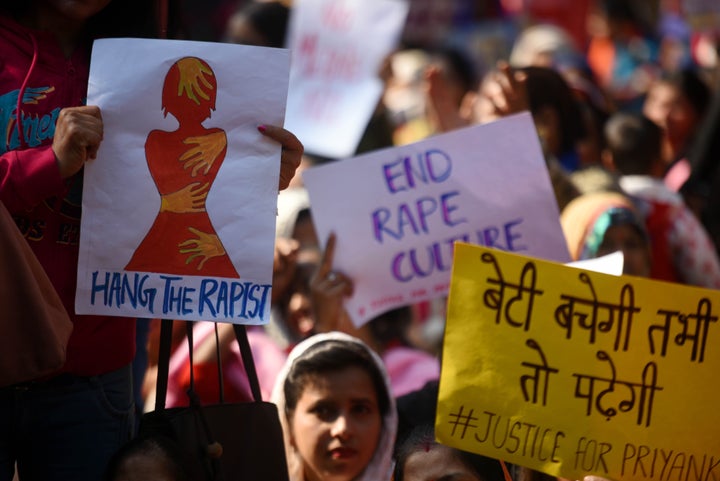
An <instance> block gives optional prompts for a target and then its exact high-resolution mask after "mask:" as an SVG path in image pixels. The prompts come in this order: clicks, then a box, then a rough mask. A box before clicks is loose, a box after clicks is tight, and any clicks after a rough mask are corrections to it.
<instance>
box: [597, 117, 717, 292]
mask: <svg viewBox="0 0 720 481" xmlns="http://www.w3.org/2000/svg"><path fill="white" fill-rule="evenodd" d="M605 137H606V143H607V150H606V151H605V152H604V154H603V158H604V160H603V162H604V163H605V165H606V167H607V168H608V169H609V170H611V171H615V172H617V173H618V174H619V175H620V179H619V182H620V186H621V187H622V189H623V190H624V191H625V192H626V193H627V194H628V195H629V196H630V197H631V198H632V199H633V201H634V202H635V204H636V205H637V206H638V211H639V212H640V215H641V216H642V218H643V221H644V223H645V227H646V229H647V232H648V234H649V236H650V244H651V246H652V274H651V277H653V278H654V279H660V280H666V281H671V282H680V283H683V284H690V285H695V286H701V287H709V288H713V289H717V288H719V287H720V261H718V257H717V254H716V252H715V247H714V246H713V244H712V241H711V240H710V237H709V236H708V234H707V232H706V231H705V229H704V228H703V226H702V224H700V222H699V220H698V219H697V217H695V215H694V214H693V213H692V212H691V211H690V210H689V209H688V208H687V206H686V205H685V203H684V202H683V199H682V197H681V196H680V194H678V193H676V192H673V191H671V190H670V189H668V188H667V186H666V185H665V184H664V182H663V175H664V173H665V163H664V162H663V159H662V155H661V145H662V144H661V142H662V130H661V129H660V127H659V126H658V125H656V124H655V123H654V122H653V121H651V120H650V119H648V118H647V117H645V116H644V115H642V114H633V113H625V112H619V113H616V114H614V115H613V116H612V117H611V118H610V120H609V121H608V123H607V125H606V126H605Z"/></svg>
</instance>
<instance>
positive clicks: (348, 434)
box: [272, 332, 397, 481]
mask: <svg viewBox="0 0 720 481" xmlns="http://www.w3.org/2000/svg"><path fill="white" fill-rule="evenodd" d="M272 401H273V402H274V403H275V404H276V405H277V407H278V414H279V416H280V423H281V424H282V427H283V433H284V438H285V449H286V454H287V462H288V471H289V476H290V481H330V480H332V481H388V480H389V479H390V477H391V470H392V450H393V444H394V442H395V434H396V430H397V412H396V408H395V401H394V398H393V397H392V395H391V394H390V385H389V381H388V378H387V373H386V372H385V369H384V367H383V363H382V361H381V360H380V358H379V357H378V356H377V355H376V354H375V353H373V351H372V350H371V349H370V348H369V347H368V346H366V345H365V344H364V343H363V342H362V341H360V340H359V339H356V338H354V337H352V336H348V335H347V334H344V333H339V332H333V333H325V334H317V335H314V336H312V337H310V338H308V339H306V340H304V341H302V342H301V343H299V344H298V345H297V346H295V348H294V349H293V350H292V351H291V352H290V356H289V357H288V360H287V362H286V364H285V366H284V367H283V370H282V371H281V372H280V375H279V376H278V379H277V381H276V384H275V387H274V389H273V394H272Z"/></svg>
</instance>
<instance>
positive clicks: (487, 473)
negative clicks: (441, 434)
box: [393, 424, 505, 481]
mask: <svg viewBox="0 0 720 481" xmlns="http://www.w3.org/2000/svg"><path fill="white" fill-rule="evenodd" d="M438 444H439V443H438V442H437V441H435V430H434V428H433V426H432V424H420V425H418V426H416V427H415V428H413V430H412V431H411V432H410V434H409V435H408V436H407V437H406V438H405V440H404V441H403V442H402V443H401V444H400V446H398V449H397V450H396V452H395V474H394V476H393V480H394V481H403V477H404V476H405V463H406V462H407V459H408V458H409V457H410V455H411V454H413V453H416V452H418V451H421V450H422V451H428V450H429V449H430V448H431V447H432V446H437V445H438ZM449 449H451V450H452V452H453V454H454V456H455V457H456V459H457V460H458V461H460V462H461V463H462V464H463V465H465V466H466V467H467V468H468V469H470V470H471V471H472V472H473V473H475V475H476V476H477V477H478V478H479V479H481V480H482V481H504V480H505V474H504V473H503V469H502V465H501V464H500V461H499V460H497V459H493V458H488V457H486V456H482V455H480V454H474V453H469V452H467V451H462V450H460V449H456V448H451V447H449Z"/></svg>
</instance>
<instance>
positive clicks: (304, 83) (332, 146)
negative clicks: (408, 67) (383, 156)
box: [285, 0, 408, 158]
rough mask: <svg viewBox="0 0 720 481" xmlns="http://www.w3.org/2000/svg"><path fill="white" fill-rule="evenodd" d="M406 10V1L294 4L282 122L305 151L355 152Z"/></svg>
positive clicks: (309, 1) (323, 0)
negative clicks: (380, 75)
mask: <svg viewBox="0 0 720 481" xmlns="http://www.w3.org/2000/svg"><path fill="white" fill-rule="evenodd" d="M407 12H408V4H407V2H406V1H405V0H297V1H295V2H294V3H293V7H292V13H291V16H290V24H289V27H288V46H289V48H290V50H291V51H292V61H291V66H290V89H289V92H288V103H287V118H286V124H285V126H286V127H287V128H288V129H289V130H290V131H292V132H293V133H294V134H295V135H296V136H297V137H298V138H299V139H300V141H301V142H302V143H303V144H304V145H305V150H307V151H308V152H312V153H314V154H319V155H324V156H326V157H331V158H344V157H349V156H351V155H353V153H354V152H355V149H356V148H357V145H358V143H359V141H360V138H361V136H362V134H363V132H364V131H365V128H366V127H367V123H368V121H369V120H370V117H371V116H372V113H373V111H374V110H375V108H376V106H377V103H378V101H379V100H380V96H381V94H382V90H383V85H382V82H381V80H380V78H379V76H378V75H379V72H380V68H381V66H382V62H383V61H384V59H385V57H386V56H387V55H388V54H389V53H390V52H391V51H392V50H393V49H394V48H395V47H396V46H397V44H398V41H399V38H400V34H401V32H402V29H403V26H404V24H405V18H406V16H407Z"/></svg>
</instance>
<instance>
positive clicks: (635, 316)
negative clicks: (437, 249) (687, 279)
mask: <svg viewBox="0 0 720 481" xmlns="http://www.w3.org/2000/svg"><path fill="white" fill-rule="evenodd" d="M719 312H720V291H713V290H707V289H699V288H692V287H687V286H682V285H678V284H670V283H664V282H657V281H650V280H647V279H641V278H637V277H629V276H611V275H607V274H600V273H595V272H590V271H586V270H582V269H578V268H574V267H568V266H564V265H562V264H556V263H552V262H547V261H542V260H538V259H533V258H530V257H525V256H520V255H517V254H510V253H506V252H502V251H499V250H495V249H488V248H485V247H480V246H475V245H469V244H462V243H456V244H455V256H454V261H453V273H452V279H451V283H450V295H449V299H448V314H447V325H446V330H445V339H444V345H443V353H442V373H441V377H440V391H439V396H438V409H437V417H436V421H435V422H436V426H435V428H436V436H437V438H438V440H439V441H440V442H441V443H443V444H446V445H449V446H453V447H457V448H460V449H463V450H466V451H471V452H475V453H479V454H483V455H486V456H489V457H493V458H497V459H502V460H505V461H508V462H510V463H515V464H518V465H522V466H527V467H529V468H532V469H536V470H538V471H543V472H546V473H548V474H551V475H555V476H561V477H564V478H569V479H582V477H583V476H584V475H587V474H594V475H598V476H602V477H605V478H610V479H615V480H658V481H696V480H703V481H706V480H718V479H720V325H719V323H718V313H719Z"/></svg>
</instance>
